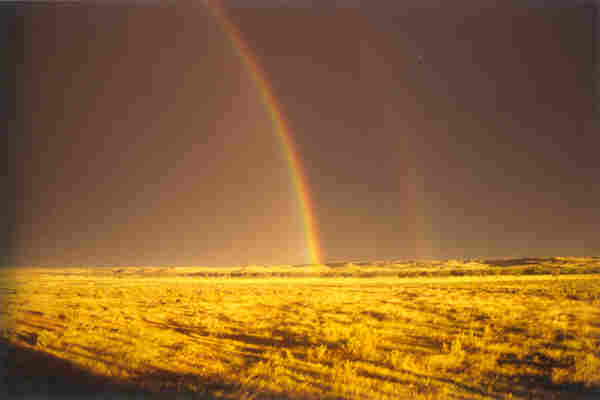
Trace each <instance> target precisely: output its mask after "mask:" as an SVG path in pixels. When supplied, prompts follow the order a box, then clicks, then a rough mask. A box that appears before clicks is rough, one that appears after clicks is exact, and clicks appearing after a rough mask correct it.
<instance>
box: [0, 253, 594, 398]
mask: <svg viewBox="0 0 600 400" xmlns="http://www.w3.org/2000/svg"><path fill="white" fill-rule="evenodd" d="M599 264H600V259H570V260H565V259H562V260H561V259H553V260H548V261H545V262H543V261H540V260H538V261H536V263H532V262H530V261H527V262H526V261H524V260H521V263H519V262H515V263H510V262H508V261H506V262H504V261H499V262H498V263H496V265H489V264H484V263H459V262H454V263H451V262H449V263H438V264H435V263H434V264H431V263H430V264H428V265H427V264H418V265H417V264H415V263H413V264H410V265H408V264H406V265H399V264H398V265H388V266H387V267H386V266H384V265H372V266H369V265H347V266H335V267H326V266H322V267H313V268H309V267H306V268H304V267H303V268H298V267H279V268H275V267H273V268H267V267H253V268H246V269H242V268H231V269H227V270H218V269H209V268H195V269H194V268H170V269H164V268H145V269H142V268H110V269H108V268H104V269H87V268H65V269H32V268H31V269H19V270H17V269H15V270H12V271H8V272H4V273H3V279H2V289H1V290H2V292H1V293H0V295H1V296H2V298H3V300H2V301H3V302H4V303H5V304H4V307H2V309H3V310H6V312H5V313H3V314H1V315H2V336H3V337H4V338H5V339H6V340H7V341H8V342H9V343H10V344H11V346H17V347H16V348H22V349H23V351H24V352H28V353H26V354H29V355H31V354H34V352H35V354H39V355H44V357H46V358H43V359H44V360H46V361H44V363H47V362H49V361H47V360H53V362H61V363H64V362H65V361H66V362H68V364H69V365H72V369H77V370H78V371H79V370H81V371H84V372H86V373H89V375H90V376H97V377H99V378H102V379H106V380H107V381H109V382H116V383H123V384H132V385H133V386H134V387H135V388H136V389H138V390H141V391H143V390H148V391H151V392H165V391H166V392H178V393H187V394H188V395H189V396H190V397H197V398H232V399H237V398H245V399H263V398H282V399H296V398H311V399H338V398H344V399H407V398H408V399H409V398H416V399H445V398H448V399H488V398H489V399H505V398H513V399H518V398H538V399H553V398H556V399H573V398H581V399H583V398H586V399H588V398H589V399H594V398H600V274H598V267H599ZM536 268H537V269H536ZM378 271H379V272H381V275H383V276H377V275H378ZM390 271H391V272H390ZM411 271H412V272H411ZM423 271H425V272H423ZM440 271H442V272H440ZM443 271H446V272H448V271H449V272H448V273H446V272H443ZM456 271H459V272H456ZM461 271H462V272H461ZM465 271H470V272H465ZM482 271H483V272H482ZM506 271H513V273H512V274H508V273H507V272H506ZM549 271H550V273H549V274H548V272H549ZM413 272H414V273H413ZM544 272H545V273H544ZM223 273H226V275H227V276H211V275H222V274H223ZM542 273H544V274H542ZM253 274H254V276H255V277H251V276H252V275H253ZM298 274H301V275H307V276H304V277H297V276H296V277H295V276H294V275H298ZM272 275H277V276H272ZM436 275H438V276H436ZM445 275H464V276H445ZM232 276H233V277H232ZM343 276H346V277H343ZM361 276H363V277H361ZM401 276H409V277H401ZM31 350H32V351H31ZM10 354H12V356H13V357H21V359H19V360H13V363H12V364H10V362H9V375H10V376H11V377H12V378H11V379H12V380H13V381H14V382H18V381H19V379H18V377H19V375H24V376H29V374H28V372H27V371H29V370H32V369H36V368H38V369H39V368H40V366H39V365H37V366H36V365H34V364H35V363H36V362H38V363H39V362H40V361H39V360H40V359H38V358H34V357H30V356H28V357H23V356H19V354H25V353H18V352H17V353H14V352H13V353H10ZM9 356H10V355H9ZM36 360H37V361H36ZM9 361H10V360H9ZM10 365H12V367H10ZM61 365H62V364H61ZM69 368H71V367H69ZM69 368H67V369H66V370H68V371H71V369H69ZM57 371H58V370H57ZM64 371H65V370H63V369H61V370H60V371H58V372H56V373H57V374H63V375H64V374H68V373H67V372H64ZM47 373H50V374H52V373H53V372H52V371H49V372H47ZM63 378H65V379H66V381H67V382H69V381H68V379H69V377H68V376H67V377H63ZM74 383H75V382H74ZM9 389H10V391H11V393H19V391H22V390H24V389H23V388H22V387H19V386H18V384H17V383H13V384H12V386H10V385H9Z"/></svg>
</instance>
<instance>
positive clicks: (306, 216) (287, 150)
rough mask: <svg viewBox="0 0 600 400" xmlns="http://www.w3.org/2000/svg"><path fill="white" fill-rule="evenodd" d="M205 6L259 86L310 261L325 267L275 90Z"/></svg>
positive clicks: (229, 27)
mask: <svg viewBox="0 0 600 400" xmlns="http://www.w3.org/2000/svg"><path fill="white" fill-rule="evenodd" d="M205 4H206V5H207V7H208V9H209V10H210V11H211V13H212V14H213V16H214V17H215V19H216V20H217V21H218V23H219V24H220V26H221V27H222V29H223V30H224V31H225V33H226V34H227V36H228V37H229V39H230V40H231V42H232V44H233V47H234V49H235V51H236V52H237V54H238V55H239V57H240V59H241V60H242V62H243V64H244V65H245V66H246V69H247V70H248V72H249V74H250V77H251V78H252V80H253V81H254V83H255V84H256V87H257V89H258V92H259V93H260V98H261V101H262V103H263V104H264V106H265V108H266V109H267V110H268V113H269V115H270V117H271V121H272V122H273V126H274V129H275V132H277V135H278V136H279V139H280V143H281V147H282V150H283V152H284V154H285V157H286V159H287V163H288V166H289V171H290V175H291V179H292V182H293V185H294V190H295V192H296V194H297V202H298V207H299V212H300V216H301V219H302V223H303V228H304V233H305V240H306V246H307V250H308V252H309V256H310V261H311V262H312V263H313V264H322V262H323V258H322V252H321V245H320V240H319V233H318V230H317V225H316V223H315V217H314V213H313V207H312V201H311V198H310V192H309V189H308V182H307V179H306V175H305V173H304V170H303V168H302V164H301V162H300V158H299V157H298V152H297V151H296V148H295V146H294V141H293V139H292V134H291V131H290V129H289V127H288V124H287V121H286V119H285V117H284V115H283V113H282V111H281V106H280V105H279V103H278V102H277V99H276V98H275V96H273V90H272V89H271V86H270V85H269V82H268V81H267V79H266V78H265V76H264V73H263V72H262V68H261V67H260V64H259V62H258V60H257V59H256V57H255V56H254V54H252V51H251V50H250V48H249V47H248V45H247V44H246V42H245V41H244V40H243V38H242V36H241V33H240V31H239V30H238V29H237V28H236V27H235V25H234V24H233V23H232V22H231V21H230V20H229V18H228V17H227V15H226V14H225V12H224V11H223V10H222V9H221V8H220V7H219V6H218V5H217V4H213V2H211V1H206V2H205Z"/></svg>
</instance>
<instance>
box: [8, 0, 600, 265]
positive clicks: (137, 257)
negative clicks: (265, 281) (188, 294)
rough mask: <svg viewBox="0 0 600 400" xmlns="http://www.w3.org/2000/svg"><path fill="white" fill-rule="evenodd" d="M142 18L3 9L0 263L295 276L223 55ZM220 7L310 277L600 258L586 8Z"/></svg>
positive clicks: (440, 4) (178, 9)
mask: <svg viewBox="0 0 600 400" xmlns="http://www.w3.org/2000/svg"><path fill="white" fill-rule="evenodd" d="M140 4H143V5H140ZM158 4H159V3H158V2H151V1H149V2H143V3H142V2H133V1H131V2H129V3H127V2H111V3H110V4H109V5H97V4H96V5H89V3H88V5H85V4H84V5H82V4H78V5H75V4H62V5H50V4H45V5H44V4H34V5H19V6H13V7H12V8H11V7H10V6H4V7H3V9H2V10H3V11H2V12H3V14H2V15H3V18H5V19H6V20H10V21H13V23H12V24H8V25H7V26H8V29H9V33H10V35H14V37H15V40H14V41H13V42H12V43H13V44H12V45H11V46H12V47H11V48H10V49H11V51H12V53H10V54H11V55H14V60H15V63H14V65H15V66H16V68H15V69H14V74H13V76H14V79H13V82H14V83H15V91H14V98H15V99H16V102H13V103H14V104H16V105H17V107H16V108H17V113H16V114H15V115H17V118H16V119H14V120H15V121H17V122H18V123H15V124H12V125H11V124H9V129H12V131H13V132H12V133H14V135H13V136H14V138H15V140H13V141H9V144H10V146H14V147H7V148H14V152H13V153H12V155H11V157H12V158H7V159H8V160H12V161H11V162H13V161H14V168H13V169H14V177H15V179H14V181H15V182H14V183H15V185H13V186H14V190H13V191H12V192H14V196H7V199H8V201H7V204H9V205H12V208H11V207H7V209H8V210H9V212H8V218H7V220H8V221H9V223H8V224H7V226H9V232H8V233H9V235H8V236H7V239H6V243H7V245H6V246H5V247H6V248H7V252H6V254H5V260H6V263H8V264H11V265H48V266H58V265H239V264H277V263H289V264H300V263H305V262H309V261H310V260H309V259H308V256H307V255H308V253H307V251H306V248H305V242H304V233H303V231H302V224H301V220H300V216H299V215H298V205H297V199H296V194H295V192H294V189H293V186H292V182H291V181H290V173H289V169H288V167H287V164H286V159H285V155H284V154H283V153H282V150H281V145H280V144H279V140H278V138H277V134H276V132H275V131H274V129H273V124H272V123H271V121H270V119H269V114H268V112H267V110H265V107H264V106H263V105H262V103H261V101H260V98H259V95H258V90H257V88H256V86H255V83H254V82H253V81H252V80H251V79H250V75H249V73H248V71H247V70H246V68H245V66H244V64H243V63H242V62H241V60H240V58H239V56H238V54H237V53H236V51H235V50H234V48H233V46H232V42H231V40H230V39H229V38H228V36H227V35H226V34H225V33H224V32H223V29H222V27H221V26H220V25H219V24H218V22H217V21H216V20H215V19H214V17H213V16H212V14H211V13H210V12H209V11H208V10H207V9H206V8H205V7H203V6H201V5H200V4H202V3H201V2H195V5H189V4H186V5H184V4H181V3H178V4H177V5H176V6H174V5H172V4H173V3H172V2H171V3H168V4H167V3H162V5H158ZM223 4H224V5H225V6H226V8H227V13H228V14H229V16H230V18H231V20H232V22H233V23H234V24H235V25H236V26H237V28H238V29H239V30H240V32H241V34H242V36H243V38H244V39H245V40H246V41H247V43H248V46H249V47H250V49H251V50H252V51H253V52H254V54H255V55H256V56H257V59H258V60H259V62H260V64H261V65H262V67H263V69H264V72H265V77H266V79H267V80H268V81H269V82H270V83H271V85H272V87H273V94H274V96H275V97H276V98H277V99H278V101H279V102H280V103H281V105H282V111H283V113H284V114H285V116H286V118H287V119H288V121H289V125H290V128H291V131H292V134H293V140H294V141H295V143H296V145H297V150H298V153H299V156H300V158H301V160H302V162H303V165H304V168H305V170H306V174H307V178H308V182H309V185H310V190H311V193H312V197H313V200H314V212H315V216H316V221H317V224H318V227H319V230H320V233H321V245H322V247H323V251H324V255H325V257H326V259H327V260H356V259H361V260H381V259H399V258H424V257H435V258H452V257H459V258H462V257H496V256H521V255H531V256H534V255H547V256H551V255H598V254H599V253H600V240H598V239H599V236H600V235H599V234H600V209H599V208H598V205H599V204H600V185H599V184H598V182H599V178H598V176H600V156H599V150H598V149H600V134H599V133H598V132H600V129H598V117H597V114H598V111H599V110H600V107H598V105H597V104H598V88H599V86H598V83H597V80H598V76H599V74H598V59H597V54H598V38H599V37H600V36H599V35H598V31H597V29H598V22H599V21H600V16H599V14H598V7H597V3H594V2H593V1H587V2H586V1H559V0H554V1H552V0H550V1H545V2H544V1H541V0H537V1H533V0H531V1H527V0H523V1H518V2H517V1H502V2H500V1H498V2H496V1H478V2H475V1H433V0H431V1H419V2H417V1H406V2H384V1H381V2H375V1H373V2H366V1H358V0H355V1H348V2H337V4H338V7H336V6H335V4H336V2H333V1H320V2H310V1H303V0H299V1H294V0H288V1H274V0H273V1H269V0H264V1H260V2H259V1H256V2H242V1H229V2H223ZM311 4H313V5H311ZM340 4H341V5H342V6H339V5H340ZM594 4H595V5H594ZM317 5H318V6H317ZM359 6H360V7H359ZM5 16H6V17H5ZM595 113H596V114H595ZM594 118H595V119H594ZM13 122H14V121H13ZM7 186H10V185H8V184H7Z"/></svg>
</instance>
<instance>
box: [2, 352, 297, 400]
mask: <svg viewBox="0 0 600 400" xmlns="http://www.w3.org/2000/svg"><path fill="white" fill-rule="evenodd" d="M0 357H1V358H2V366H1V370H2V382H1V384H0V394H1V397H2V398H8V399H15V398H19V399H117V400H119V399H197V400H210V399H222V398H231V394H232V393H236V392H238V393H248V392H249V393H251V396H252V398H256V399H261V398H267V399H274V398H277V399H281V400H287V399H288V398H287V397H285V396H282V395H281V394H276V393H266V392H254V391H252V390H249V391H245V390H243V388H241V387H240V386H239V385H238V384H235V383H230V382H225V381H223V380H220V379H218V378H216V379H203V378H202V377H200V376H197V375H193V374H177V373H174V372H171V371H166V370H161V369H154V370H152V371H150V372H148V373H146V374H143V375H142V376H138V377H136V378H135V379H134V380H133V381H129V382H123V381H120V380H119V379H117V378H109V377H106V376H101V375H97V374H93V373H91V372H90V371H87V370H85V369H84V368H82V367H79V366H77V365H76V364H74V363H73V362H70V361H68V360H63V359H60V358H58V357H55V356H53V355H51V354H47V353H44V352H40V351H36V350H35V349H32V348H29V347H25V346H20V345H17V344H13V343H8V342H6V341H5V340H0ZM100 358H101V357H99V359H100ZM190 386H192V387H193V388H194V390H193V391H191V390H189V389H187V388H189V387H190ZM215 393H217V394H215Z"/></svg>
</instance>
